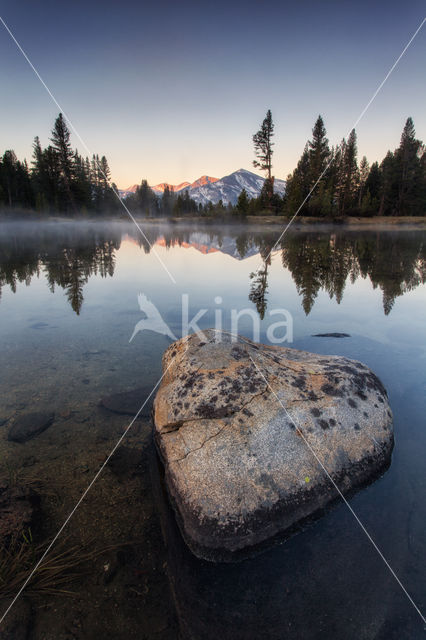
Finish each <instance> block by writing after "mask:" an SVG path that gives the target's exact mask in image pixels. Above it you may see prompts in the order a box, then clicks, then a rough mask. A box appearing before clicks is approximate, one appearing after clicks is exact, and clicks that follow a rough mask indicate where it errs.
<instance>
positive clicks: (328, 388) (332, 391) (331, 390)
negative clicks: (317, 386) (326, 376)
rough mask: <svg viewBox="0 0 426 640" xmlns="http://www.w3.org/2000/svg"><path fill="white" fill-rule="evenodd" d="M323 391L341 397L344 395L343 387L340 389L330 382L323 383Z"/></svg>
mask: <svg viewBox="0 0 426 640" xmlns="http://www.w3.org/2000/svg"><path fill="white" fill-rule="evenodd" d="M321 391H323V392H324V393H326V394H327V395H328V396H337V397H340V398H341V397H342V396H343V392H342V390H341V389H339V388H338V387H333V385H332V384H329V383H326V384H323V385H322V387H321Z"/></svg>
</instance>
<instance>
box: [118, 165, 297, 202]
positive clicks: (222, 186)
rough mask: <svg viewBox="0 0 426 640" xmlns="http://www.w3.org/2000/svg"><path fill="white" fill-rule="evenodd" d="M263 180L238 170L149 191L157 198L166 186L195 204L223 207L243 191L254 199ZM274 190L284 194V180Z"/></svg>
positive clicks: (123, 194) (124, 194) (131, 190)
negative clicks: (210, 204) (183, 194)
mask: <svg viewBox="0 0 426 640" xmlns="http://www.w3.org/2000/svg"><path fill="white" fill-rule="evenodd" d="M264 182H265V179H264V178H262V177H261V176H258V175H257V174H256V173H252V172H251V171H247V169H238V171H234V173H230V174H229V175H228V176H224V177H223V178H220V179H219V178H212V177H211V176H201V178H198V180H196V181H195V182H192V183H189V182H182V183H181V184H178V185H171V184H168V183H167V182H162V183H160V184H156V185H155V186H153V187H151V189H152V190H153V191H154V192H155V193H156V194H157V195H159V196H161V195H162V194H163V193H164V189H165V188H166V186H168V187H169V188H170V189H173V191H174V192H175V193H184V192H185V191H188V193H189V196H190V197H191V198H192V199H193V200H195V201H196V202H201V204H207V203H208V202H213V204H216V203H217V202H219V200H222V202H223V204H224V205H227V204H228V203H229V202H231V204H236V202H237V200H238V196H239V195H240V193H241V191H242V190H243V189H245V190H246V191H247V194H248V196H249V198H256V197H257V196H258V195H259V194H260V192H261V189H262V186H263V183H264ZM138 186H139V185H133V186H132V187H129V188H128V189H125V190H123V191H120V195H121V197H123V198H126V197H127V196H128V195H130V194H132V193H135V191H136V189H137V187H138ZM274 190H275V192H276V193H279V194H280V195H282V194H283V193H284V192H285V180H277V179H276V180H275V182H274Z"/></svg>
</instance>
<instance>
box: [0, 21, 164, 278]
mask: <svg viewBox="0 0 426 640" xmlns="http://www.w3.org/2000/svg"><path fill="white" fill-rule="evenodd" d="M0 22H1V23H2V25H3V26H4V28H5V29H6V31H7V32H8V34H9V35H10V37H11V38H12V40H13V42H14V43H15V44H16V46H17V47H18V49H19V51H20V52H21V53H22V55H23V56H24V58H25V60H26V61H27V62H28V64H29V65H30V67H31V69H32V70H33V71H34V73H35V75H36V76H37V78H38V79H39V80H40V82H41V84H42V85H43V87H44V88H45V89H46V91H47V93H48V94H49V96H50V98H51V99H52V100H53V102H54V103H55V104H56V106H57V107H58V109H59V111H60V112H61V113H62V115H63V116H64V118H65V120H66V121H67V122H68V124H69V126H70V128H71V129H72V131H73V132H74V134H75V136H76V137H77V138H78V139H79V140H80V142H81V144H82V145H83V147H84V149H85V150H86V152H87V153H88V154H89V155H90V156H92V155H93V153H92V151H91V150H90V149H89V147H88V146H87V144H86V143H85V141H84V140H83V138H82V137H81V135H80V134H79V132H78V131H77V129H76V127H75V126H74V124H73V123H72V121H71V119H70V118H69V117H68V115H67V114H66V112H65V111H64V109H63V108H62V107H61V105H60V104H59V102H58V101H57V99H56V98H55V96H54V95H53V93H52V92H51V90H50V89H49V87H48V86H47V84H46V83H45V81H44V80H43V78H42V77H41V75H40V73H39V72H38V71H37V69H36V67H35V66H34V65H33V63H32V62H31V60H30V58H29V57H28V55H27V54H26V53H25V51H24V49H23V48H22V46H21V45H20V44H19V42H18V40H17V39H16V38H15V36H14V35H13V33H12V31H11V30H10V28H9V27H8V26H7V24H6V22H5V21H4V20H3V18H2V17H1V16H0ZM97 168H98V171H99V172H100V173H101V174H102V175H103V177H104V178H105V180H107V176H106V175H105V172H104V171H103V170H102V167H101V166H100V164H99V163H98V167H97ZM111 189H112V190H113V192H114V195H115V196H116V198H117V199H118V200H119V202H120V203H121V206H122V207H123V209H124V210H125V211H126V213H127V215H128V216H129V218H130V219H131V221H132V222H133V223H134V225H135V226H136V227H137V229H138V230H139V232H140V233H141V235H142V237H143V238H144V240H146V242H147V243H148V245H149V247H150V249H151V251H152V252H153V253H154V255H155V257H156V258H157V260H158V261H159V262H160V264H161V266H162V267H163V269H164V270H165V272H166V273H167V275H168V276H169V278H170V280H171V281H172V282H173V284H176V280H175V279H174V277H173V276H172V274H171V273H170V271H169V270H168V268H167V267H166V265H165V264H164V262H163V260H162V259H161V257H160V255H159V254H158V253H157V251H156V250H155V247H154V246H153V245H152V244H151V243H150V241H149V240H148V238H147V236H146V234H145V233H144V231H143V230H142V228H141V226H140V224H139V223H138V221H137V220H136V219H135V217H134V216H133V214H132V213H131V212H130V210H129V208H128V206H127V205H126V203H125V202H124V200H123V198H122V197H121V196H120V194H119V193H118V191H117V189H115V188H114V187H111Z"/></svg>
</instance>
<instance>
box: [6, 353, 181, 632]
mask: <svg viewBox="0 0 426 640" xmlns="http://www.w3.org/2000/svg"><path fill="white" fill-rule="evenodd" d="M172 364H173V360H171V361H170V363H169V365H168V367H167V368H166V369H165V371H163V373H162V374H161V377H160V378H159V379H158V381H157V382H156V384H155V385H154V387H153V388H152V390H151V392H150V394H149V395H148V396H147V397H146V398H145V401H144V403H143V404H142V406H141V407H140V409H139V410H138V412H137V413H136V415H135V416H134V417H133V418H132V420H131V421H130V423H129V424H128V426H127V427H126V429H125V430H124V432H123V433H122V435H121V436H120V438H119V439H118V441H117V442H116V444H115V445H114V447H113V449H112V450H111V452H110V453H109V454H108V456H107V458H106V459H105V461H104V462H103V463H102V465H101V466H100V467H99V469H98V471H97V472H96V473H95V475H94V477H93V479H92V480H91V482H90V483H89V484H88V485H87V487H86V489H85V490H84V491H83V493H82V494H81V496H80V498H79V499H78V501H77V502H76V504H75V506H74V507H73V509H72V510H71V511H70V513H69V514H68V516H67V517H66V518H65V520H64V523H63V524H62V526H61V527H60V529H59V530H58V532H57V533H56V535H55V536H54V538H53V539H52V541H51V542H50V544H49V546H48V547H47V549H46V550H45V551H44V552H43V554H42V556H41V558H40V559H39V560H38V561H37V563H36V564H35V566H34V568H33V569H32V570H31V572H30V573H29V575H28V577H27V578H26V579H25V581H24V583H23V585H22V586H21V588H20V589H19V591H18V592H17V594H16V595H15V597H14V598H13V600H12V602H11V603H10V604H9V606H8V607H7V609H6V611H5V612H4V613H3V615H2V616H1V618H0V624H1V623H2V622H3V620H4V619H5V617H6V616H7V614H8V613H9V611H10V610H11V608H12V607H13V605H14V604H15V602H16V601H17V600H18V598H19V597H20V595H21V594H22V592H23V591H24V589H25V587H26V586H27V585H28V583H29V582H30V580H31V578H32V577H33V575H34V574H35V572H36V571H37V569H38V568H39V567H40V565H41V564H42V562H43V560H44V559H45V557H46V556H47V554H48V553H49V551H50V550H51V549H52V547H53V545H54V544H55V542H56V541H57V539H58V538H59V536H60V535H61V533H62V532H63V531H64V529H65V527H66V526H67V524H68V523H69V521H70V520H71V518H72V517H73V515H74V514H75V512H76V511H77V509H78V508H79V506H80V505H81V503H82V502H83V500H84V499H85V497H86V496H87V494H88V493H89V491H90V489H91V488H92V487H93V485H94V484H95V482H96V481H97V479H98V478H99V476H100V475H101V473H102V471H103V470H104V469H105V467H106V465H107V464H108V462H109V461H110V459H111V458H112V456H113V455H114V453H115V452H116V451H117V449H118V447H119V446H120V445H121V443H122V442H123V440H124V438H125V437H126V435H127V433H128V432H129V430H130V429H131V427H132V426H133V423H134V422H135V420H136V419H137V418H138V416H139V415H140V412H141V411H142V409H143V408H144V407H145V405H146V403H147V402H148V400H149V399H150V397H151V396H152V394H153V393H154V391H155V390H156V389H157V387H158V385H159V384H160V383H161V381H162V380H163V378H164V376H165V375H166V373H167V371H168V370H169V368H170V367H171V365H172Z"/></svg>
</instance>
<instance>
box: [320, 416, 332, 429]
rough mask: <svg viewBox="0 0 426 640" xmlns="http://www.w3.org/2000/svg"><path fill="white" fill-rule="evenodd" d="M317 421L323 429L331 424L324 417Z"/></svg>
mask: <svg viewBox="0 0 426 640" xmlns="http://www.w3.org/2000/svg"><path fill="white" fill-rule="evenodd" d="M317 422H318V424H319V426H320V427H321V429H324V431H325V430H326V429H329V428H330V425H329V424H328V422H327V420H324V419H322V418H321V419H320V420H317Z"/></svg>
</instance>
